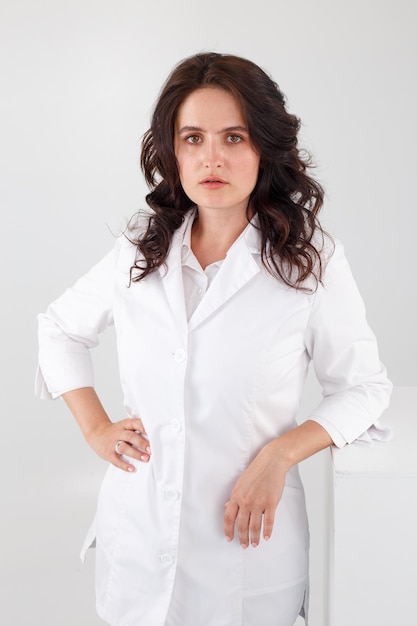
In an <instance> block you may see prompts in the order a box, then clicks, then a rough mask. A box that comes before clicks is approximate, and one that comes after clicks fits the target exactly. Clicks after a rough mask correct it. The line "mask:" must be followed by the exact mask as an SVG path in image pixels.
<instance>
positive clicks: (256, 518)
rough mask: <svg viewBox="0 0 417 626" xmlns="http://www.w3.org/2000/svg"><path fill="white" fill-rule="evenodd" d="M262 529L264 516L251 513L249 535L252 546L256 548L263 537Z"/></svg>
mask: <svg viewBox="0 0 417 626" xmlns="http://www.w3.org/2000/svg"><path fill="white" fill-rule="evenodd" d="M261 528H262V514H259V513H251V516H250V521H249V535H250V543H251V546H253V547H254V548H256V546H257V545H258V544H259V537H260V535H261Z"/></svg>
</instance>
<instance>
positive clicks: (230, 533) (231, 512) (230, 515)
mask: <svg viewBox="0 0 417 626" xmlns="http://www.w3.org/2000/svg"><path fill="white" fill-rule="evenodd" d="M224 506H225V512H224V534H225V536H226V539H227V541H232V540H233V538H234V536H235V531H234V529H235V521H236V517H237V514H238V511H239V507H238V506H237V504H232V503H231V502H226V504H225V505H224Z"/></svg>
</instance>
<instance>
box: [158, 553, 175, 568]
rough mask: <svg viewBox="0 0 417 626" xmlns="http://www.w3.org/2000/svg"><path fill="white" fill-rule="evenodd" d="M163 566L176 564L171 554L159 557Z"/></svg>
mask: <svg viewBox="0 0 417 626" xmlns="http://www.w3.org/2000/svg"><path fill="white" fill-rule="evenodd" d="M159 560H160V561H161V563H162V565H172V563H173V562H174V557H173V556H172V555H171V554H161V556H160V557H159Z"/></svg>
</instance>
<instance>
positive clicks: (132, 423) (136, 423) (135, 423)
mask: <svg viewBox="0 0 417 626" xmlns="http://www.w3.org/2000/svg"><path fill="white" fill-rule="evenodd" d="M120 423H121V424H123V426H124V428H126V429H127V430H136V431H138V432H140V433H144V434H145V435H146V430H145V427H144V425H143V423H142V420H141V419H140V417H128V418H126V419H124V420H122V421H121V422H120Z"/></svg>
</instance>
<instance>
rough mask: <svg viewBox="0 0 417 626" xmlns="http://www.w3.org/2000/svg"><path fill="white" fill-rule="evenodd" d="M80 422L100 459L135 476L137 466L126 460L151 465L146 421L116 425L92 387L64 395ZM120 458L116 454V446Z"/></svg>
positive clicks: (129, 419) (129, 421)
mask: <svg viewBox="0 0 417 626" xmlns="http://www.w3.org/2000/svg"><path fill="white" fill-rule="evenodd" d="M62 398H63V399H64V401H65V403H66V404H67V406H68V408H69V409H70V411H71V413H72V414H73V415H74V417H75V419H76V420H77V422H78V425H79V427H80V428H81V432H82V433H83V435H84V437H85V439H86V441H87V443H88V444H89V445H90V446H91V448H92V449H93V450H94V452H96V453H97V454H98V455H99V456H101V457H102V458H103V459H105V460H106V461H109V462H110V463H112V464H113V465H115V466H116V467H118V468H120V469H122V470H125V471H127V472H134V471H135V466H134V465H132V464H131V463H128V462H127V461H126V460H125V459H124V457H125V456H129V457H131V458H133V459H136V460H137V461H143V462H145V463H147V462H148V461H149V458H150V455H151V449H150V445H149V441H148V439H147V436H146V431H145V428H144V426H143V424H142V420H141V419H139V418H138V417H133V418H127V419H124V420H121V421H119V422H112V421H111V420H110V418H109V416H108V415H107V413H106V411H105V410H104V408H103V405H102V404H101V402H100V399H99V397H98V396H97V394H96V392H95V391H94V389H93V388H92V387H81V388H80V389H73V390H72V391H67V392H66V393H64V394H62ZM118 442H121V443H120V444H119V446H118V449H119V451H120V454H118V453H117V452H116V448H115V446H116V444H117V443H118Z"/></svg>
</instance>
